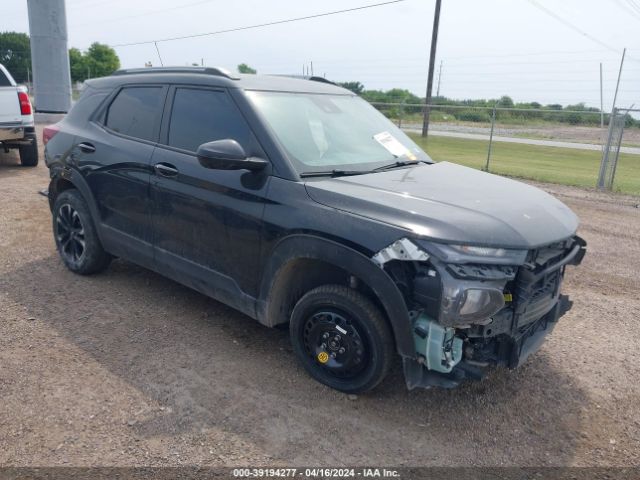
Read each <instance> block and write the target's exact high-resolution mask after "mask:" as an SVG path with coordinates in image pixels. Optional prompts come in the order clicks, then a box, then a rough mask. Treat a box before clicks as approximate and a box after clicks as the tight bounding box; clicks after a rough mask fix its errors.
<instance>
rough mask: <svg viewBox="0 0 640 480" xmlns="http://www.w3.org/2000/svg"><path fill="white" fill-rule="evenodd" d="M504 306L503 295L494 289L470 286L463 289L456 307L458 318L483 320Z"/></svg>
mask: <svg viewBox="0 0 640 480" xmlns="http://www.w3.org/2000/svg"><path fill="white" fill-rule="evenodd" d="M502 307H504V295H503V293H502V292H501V291H500V290H496V289H480V288H470V289H467V290H465V291H464V293H463V296H462V301H461V302H460V306H459V308H458V314H459V315H460V320H464V321H468V322H474V321H476V320H483V319H485V318H487V317H490V316H491V315H493V314H495V313H496V312H498V311H499V310H500V309H502Z"/></svg>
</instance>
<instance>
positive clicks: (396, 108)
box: [339, 81, 640, 127]
mask: <svg viewBox="0 0 640 480" xmlns="http://www.w3.org/2000/svg"><path fill="white" fill-rule="evenodd" d="M339 85H340V86H342V87H344V88H346V89H348V90H351V91H352V92H353V93H355V94H357V95H359V96H361V97H362V98H364V99H365V100H367V101H368V102H371V103H373V104H374V105H376V104H404V105H387V106H385V105H377V107H378V109H379V110H380V111H382V113H384V114H385V115H386V116H388V117H390V118H394V119H395V118H400V117H401V116H405V115H406V116H410V115H417V114H420V113H422V107H421V106H415V105H411V104H418V105H423V104H424V103H425V97H419V96H417V95H415V94H413V93H411V92H410V91H409V90H404V89H400V88H393V89H390V90H368V89H366V88H365V86H364V85H363V84H362V83H361V82H358V81H354V82H342V83H340V84H339ZM431 104H432V105H437V108H436V109H432V116H433V115H434V114H435V116H436V119H437V117H438V116H440V117H444V118H443V119H445V120H454V121H461V122H478V123H488V122H491V116H492V110H493V107H494V106H495V107H497V108H498V109H500V108H511V109H517V111H505V110H496V120H498V121H503V122H513V123H517V122H520V121H521V122H533V121H543V122H557V123H567V124H570V125H600V110H599V109H598V108H593V107H587V106H586V105H585V104H584V103H577V104H574V105H566V106H563V105H560V104H555V103H554V104H547V105H543V104H541V103H538V102H514V101H513V99H512V98H511V97H509V96H508V95H503V96H502V97H500V98H495V99H476V100H472V99H467V100H455V99H451V98H447V97H443V96H440V97H433V98H432V101H431ZM447 107H449V108H447ZM453 107H455V108H453ZM465 107H467V108H465ZM608 117H609V116H608V115H605V123H606V122H608ZM625 122H626V126H627V127H631V126H639V127H640V121H638V120H636V119H634V118H633V117H632V116H631V115H629V114H627V115H626V116H625Z"/></svg>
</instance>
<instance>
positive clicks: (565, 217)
mask: <svg viewBox="0 0 640 480" xmlns="http://www.w3.org/2000/svg"><path fill="white" fill-rule="evenodd" d="M306 188H307V192H308V194H309V196H310V197H311V198H312V199H313V200H314V201H316V202H318V203H320V204H323V205H326V206H328V207H332V208H336V209H339V210H344V211H346V212H350V213H352V214H355V215H359V216H363V217H367V218H371V219H372V220H375V221H378V222H384V223H387V224H390V225H395V226H397V227H400V228H402V229H405V230H408V231H411V232H413V234H414V235H417V236H419V237H423V238H429V239H432V240H437V241H443V242H447V243H463V244H473V245H482V246H495V247H509V248H527V249H530V248H535V247H540V246H543V245H547V244H549V243H553V242H556V241H559V240H564V239H566V238H568V237H570V236H571V235H573V234H574V233H575V232H576V229H577V228H578V218H577V217H576V215H575V214H574V213H573V212H572V211H571V210H570V209H569V208H568V207H567V206H566V205H565V204H564V203H562V202H560V201H559V200H557V199H556V198H554V197H553V196H551V195H549V194H548V193H546V192H544V191H542V190H540V189H538V188H535V187H532V186H530V185H526V184H524V183H521V182H517V181H514V180H510V179H508V178H504V177H500V176H497V175H492V174H490V173H485V172H481V171H479V170H474V169H472V168H467V167H463V166H460V165H456V164H452V163H448V162H440V163H435V164H432V165H424V164H421V165H418V166H415V167H412V168H402V169H395V170H390V171H386V172H378V173H371V174H365V175H357V176H350V177H339V178H323V179H319V180H315V181H309V182H307V183H306Z"/></svg>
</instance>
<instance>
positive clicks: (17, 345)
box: [0, 153, 640, 466]
mask: <svg viewBox="0 0 640 480" xmlns="http://www.w3.org/2000/svg"><path fill="white" fill-rule="evenodd" d="M17 164H18V159H17V156H16V155H15V154H13V153H12V154H10V155H4V154H1V155H0V198H2V202H1V204H2V207H1V208H0V366H1V368H0V396H1V398H2V408H0V464H2V465H82V466H86V465H114V466H116V465H118V466H120V465H194V464H198V465H216V466H217V465H226V466H235V465H247V464H262V465H265V464H277V465H292V464H298V465H300V464H313V465H318V464H320V465H331V464H342V465H344V464H353V465H366V464H382V465H394V466H400V465H416V466H418V465H441V466H446V465H463V466H470V465H518V466H523V465H529V466H540V465H598V466H609V465H629V464H634V465H639V464H640V409H639V408H638V407H637V406H638V405H639V404H640V385H639V384H638V381H637V379H638V378H640V353H639V352H638V348H637V338H638V336H639V335H640V324H639V323H638V321H637V315H638V311H640V293H639V292H640V280H639V275H638V272H640V242H638V239H639V238H640V209H638V208H635V203H634V202H636V200H634V199H633V197H617V196H606V195H604V196H603V195H601V194H599V193H597V192H588V191H584V190H578V189H573V188H568V187H558V186H544V188H547V189H548V190H550V191H552V192H553V193H554V194H556V195H559V196H560V198H561V199H562V200H563V201H566V202H567V203H568V204H569V205H570V206H571V207H572V208H573V209H574V210H575V211H576V212H577V213H578V214H579V215H580V217H581V219H582V226H581V230H580V233H581V234H582V235H584V237H585V238H586V239H587V241H588V242H589V254H588V256H587V257H586V259H585V262H584V264H583V265H582V266H581V267H580V268H579V269H578V270H573V269H572V270H570V271H569V272H568V281H567V283H566V286H565V291H566V292H567V293H569V294H570V295H571V297H572V298H573V299H574V300H575V306H574V309H573V310H572V311H571V312H570V313H569V314H568V315H567V316H566V317H565V318H564V319H563V320H562V321H561V322H560V324H559V325H558V327H557V328H556V330H555V331H554V333H553V334H552V336H551V337H550V338H549V339H548V341H547V342H546V344H545V345H544V347H543V348H542V350H541V351H540V352H539V353H538V354H536V355H535V356H533V357H532V358H531V359H530V360H529V361H528V362H527V363H526V364H525V365H524V366H523V367H522V368H521V369H519V370H517V371H505V370H497V371H495V372H493V373H492V374H491V375H490V376H489V377H488V378H487V379H485V380H484V381H482V382H480V383H469V384H467V385H464V386H462V387H461V388H458V389H456V390H451V391H446V390H437V389H434V390H417V391H413V392H407V391H406V389H405V386H404V382H403V378H402V373H401V371H400V369H399V366H396V368H395V369H394V371H393V373H392V375H391V376H390V377H389V378H388V380H387V381H386V382H385V383H384V384H383V385H382V386H381V387H380V388H379V389H377V390H376V391H375V392H374V393H373V394H370V395H368V396H361V397H359V398H358V399H357V400H355V401H353V400H350V399H349V398H348V397H347V396H346V395H342V394H340V393H337V392H335V391H332V390H330V389H328V388H325V387H324V386H322V385H319V384H318V383H316V382H314V381H313V380H311V379H310V378H309V377H308V376H307V375H306V374H305V373H304V372H303V371H302V369H301V368H300V367H299V366H298V365H297V363H296V361H295V358H294V355H293V353H292V351H291V348H290V346H289V339H288V334H287V332H286V330H279V329H274V330H270V329H267V328H265V327H262V326H260V325H259V324H258V323H256V322H254V321H252V320H250V319H249V318H247V317H245V316H243V315H242V314H240V313H237V312H235V311H233V310H232V309H230V308H227V307H225V306H223V305H222V304H220V303H217V302H215V301H213V300H210V299H208V298H206V297H204V296H202V295H200V294H198V293H195V292H193V291H191V290H189V289H187V288H185V287H182V286H180V285H178V284H176V283H174V282H172V281H170V280H167V279H165V278H162V277H160V276H158V275H156V274H154V273H151V272H149V271H147V270H144V269H142V268H139V267H137V266H135V265H132V264H130V263H127V262H123V261H116V262H114V263H113V265H112V266H111V267H110V268H109V269H108V270H107V272H105V273H104V274H101V275H96V276H92V277H79V276H76V275H73V274H71V273H70V272H68V271H67V270H66V269H65V268H64V267H63V266H62V264H61V262H60V261H59V260H58V257H57V255H56V253H55V249H54V244H53V240H52V236H51V232H50V213H49V210H48V206H47V200H46V198H44V197H42V196H41V195H38V193H37V192H38V190H40V189H42V188H43V187H45V186H46V185H47V182H48V175H47V170H46V168H45V167H44V166H43V165H40V166H39V167H37V168H35V169H24V168H21V167H19V166H17Z"/></svg>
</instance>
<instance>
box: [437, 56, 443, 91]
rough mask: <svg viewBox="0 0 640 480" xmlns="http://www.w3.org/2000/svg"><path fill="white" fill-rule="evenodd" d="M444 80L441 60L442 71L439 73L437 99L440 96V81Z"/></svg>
mask: <svg viewBox="0 0 640 480" xmlns="http://www.w3.org/2000/svg"><path fill="white" fill-rule="evenodd" d="M441 80H442V60H440V70H439V71H438V89H437V90H436V97H439V96H440V81H441Z"/></svg>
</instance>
